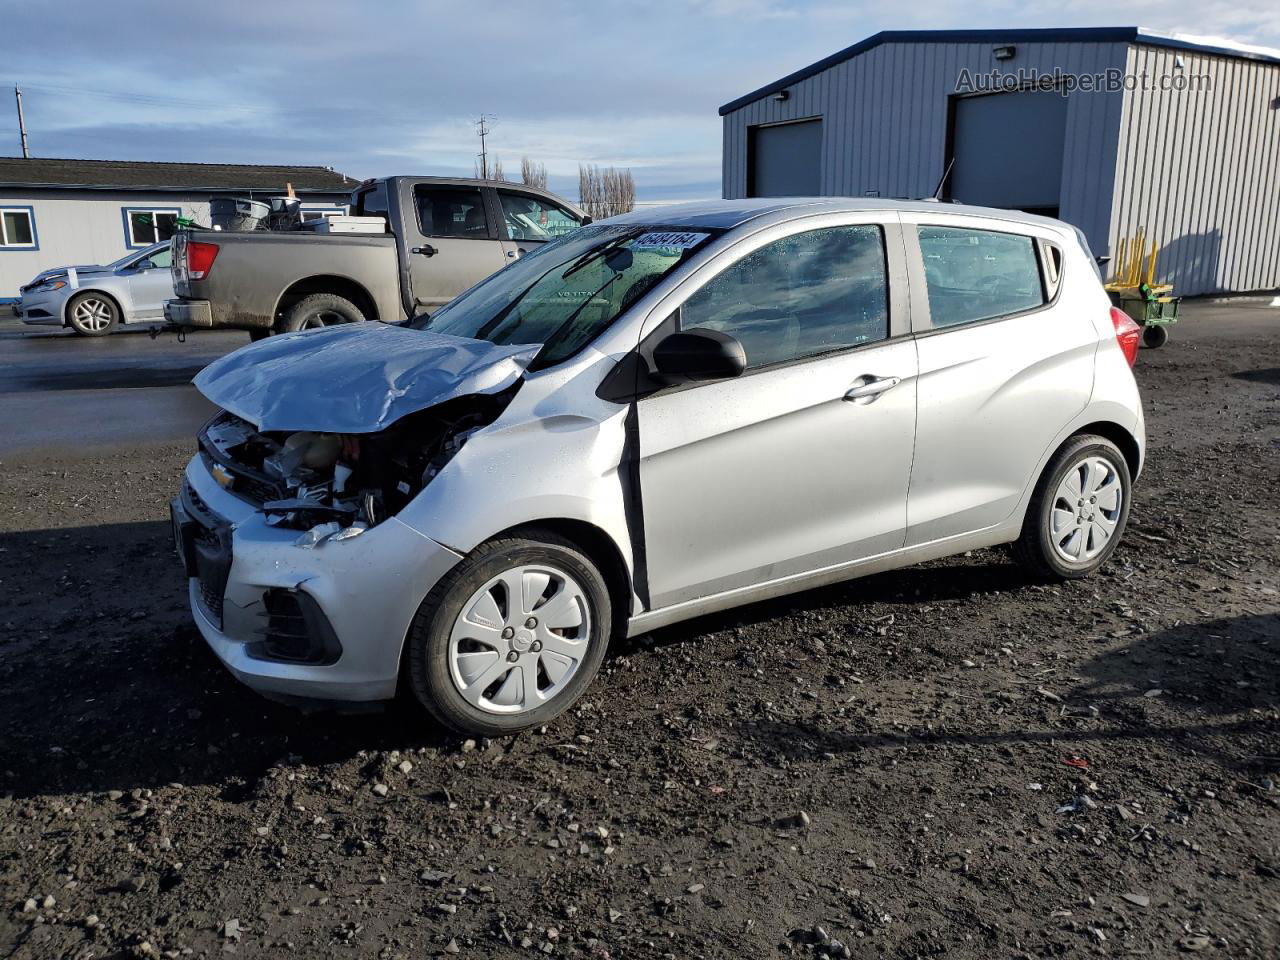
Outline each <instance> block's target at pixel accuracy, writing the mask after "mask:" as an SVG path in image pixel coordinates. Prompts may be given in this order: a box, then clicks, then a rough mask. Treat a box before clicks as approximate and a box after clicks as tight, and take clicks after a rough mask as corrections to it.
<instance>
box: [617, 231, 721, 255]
mask: <svg viewBox="0 0 1280 960" xmlns="http://www.w3.org/2000/svg"><path fill="white" fill-rule="evenodd" d="M709 236H711V234H709V233H679V232H674V231H668V232H666V233H643V234H641V235H640V236H638V237H636V239H635V240H634V241H632V243H631V249H632V250H642V249H645V248H653V249H667V250H692V249H693V248H694V247H696V246H697V245H698V244H700V243H701V242H702V241H703V240H705V239H707V237H709Z"/></svg>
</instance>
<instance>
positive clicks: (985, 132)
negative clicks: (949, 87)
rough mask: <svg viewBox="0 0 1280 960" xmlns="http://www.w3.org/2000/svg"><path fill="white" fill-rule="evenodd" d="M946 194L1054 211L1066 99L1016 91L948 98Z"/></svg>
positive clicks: (1049, 93)
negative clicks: (950, 125) (950, 132)
mask: <svg viewBox="0 0 1280 960" xmlns="http://www.w3.org/2000/svg"><path fill="white" fill-rule="evenodd" d="M952 104H953V109H954V110H955V114H954V119H955V126H954V131H955V132H954V138H953V140H952V143H953V155H954V157H955V166H954V168H953V169H952V171H951V178H950V180H951V182H950V184H949V186H950V190H949V195H950V196H951V197H952V198H953V199H955V200H959V201H960V202H961V203H974V204H979V205H981V206H984V207H1002V208H1005V209H1010V210H1027V211H1030V212H1033V213H1043V214H1047V215H1049V216H1055V217H1056V216H1057V215H1058V203H1059V197H1060V195H1061V191H1062V147H1063V144H1064V143H1065V141H1066V132H1067V98H1066V97H1064V96H1061V95H1060V94H1058V93H1056V92H1054V91H1052V90H1020V91H1017V92H1014V93H996V94H990V95H988V96H979V97H960V98H957V99H956V100H953V101H952Z"/></svg>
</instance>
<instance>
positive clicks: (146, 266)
mask: <svg viewBox="0 0 1280 960" xmlns="http://www.w3.org/2000/svg"><path fill="white" fill-rule="evenodd" d="M155 266H156V265H155V264H154V263H152V262H151V261H150V260H139V261H138V262H137V263H135V264H134V265H133V269H135V270H154V269H155Z"/></svg>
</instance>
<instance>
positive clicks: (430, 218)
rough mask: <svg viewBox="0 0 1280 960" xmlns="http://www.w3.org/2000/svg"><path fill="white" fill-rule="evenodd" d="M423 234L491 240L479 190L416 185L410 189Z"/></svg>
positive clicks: (425, 235)
mask: <svg viewBox="0 0 1280 960" xmlns="http://www.w3.org/2000/svg"><path fill="white" fill-rule="evenodd" d="M413 194H414V198H415V199H416V201H417V204H418V222H419V224H421V226H422V235H423V236H424V237H457V238H459V239H463V240H468V239H470V240H488V239H490V233H489V221H488V218H487V217H486V216H485V213H484V198H483V197H482V196H481V195H480V191H479V190H476V189H473V188H467V187H461V188H460V187H429V186H418V187H415V188H414V191H413Z"/></svg>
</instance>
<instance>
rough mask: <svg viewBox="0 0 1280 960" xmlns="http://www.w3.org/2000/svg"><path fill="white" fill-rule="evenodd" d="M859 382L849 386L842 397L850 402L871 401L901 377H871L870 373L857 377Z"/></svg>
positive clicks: (894, 385) (895, 383)
mask: <svg viewBox="0 0 1280 960" xmlns="http://www.w3.org/2000/svg"><path fill="white" fill-rule="evenodd" d="M858 379H859V380H860V381H861V382H860V383H858V384H857V385H856V386H853V387H850V388H849V389H848V391H846V393H845V395H844V398H845V399H846V400H848V401H850V402H851V403H858V402H859V401H861V402H862V403H871V402H873V401H874V400H875V399H876V398H877V397H878V396H880V394H882V393H884V392H885V391H886V390H892V389H893V388H894V387H896V386H897V385H898V384H900V383H901V382H902V378H901V377H873V376H871V375H870V374H868V375H866V376H863V377H859V378H858Z"/></svg>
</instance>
